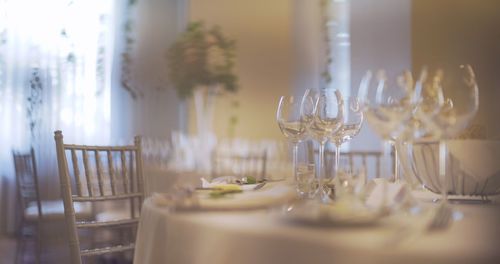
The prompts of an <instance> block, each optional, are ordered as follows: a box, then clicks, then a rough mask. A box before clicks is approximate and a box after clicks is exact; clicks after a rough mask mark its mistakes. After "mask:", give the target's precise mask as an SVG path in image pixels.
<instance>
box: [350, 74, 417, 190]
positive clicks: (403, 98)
mask: <svg viewBox="0 0 500 264" xmlns="http://www.w3.org/2000/svg"><path fill="white" fill-rule="evenodd" d="M414 87H415V82H414V80H413V76H412V74H411V72H410V71H408V70H405V71H403V72H402V73H400V74H397V75H396V76H389V75H388V74H387V72H386V71H385V70H379V71H378V72H377V74H376V76H375V78H372V73H371V72H370V71H369V72H367V73H366V74H365V76H364V77H363V79H362V81H361V84H360V87H359V90H358V97H359V98H360V100H361V101H362V106H363V112H364V115H365V117H366V120H367V122H368V124H369V125H370V127H371V128H372V129H373V130H375V132H376V133H377V134H378V135H379V136H380V137H381V138H382V140H383V141H384V157H385V159H386V162H384V163H385V164H388V163H389V160H390V151H391V149H392V147H394V146H395V145H396V144H397V141H398V140H399V138H398V136H399V135H400V134H401V133H402V132H403V131H404V128H405V125H406V124H407V122H408V121H409V120H410V119H411V117H412V113H413V111H414V108H415V98H414ZM394 149H395V153H394V181H396V182H397V181H399V161H398V155H397V153H396V148H394Z"/></svg>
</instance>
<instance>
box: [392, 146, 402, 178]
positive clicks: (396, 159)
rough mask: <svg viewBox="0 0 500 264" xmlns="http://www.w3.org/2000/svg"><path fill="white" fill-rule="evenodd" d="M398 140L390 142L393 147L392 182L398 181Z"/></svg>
mask: <svg viewBox="0 0 500 264" xmlns="http://www.w3.org/2000/svg"><path fill="white" fill-rule="evenodd" d="M397 144H398V142H397V141H393V142H392V147H393V149H394V182H399V181H400V177H399V157H398V149H397V148H396V146H397Z"/></svg>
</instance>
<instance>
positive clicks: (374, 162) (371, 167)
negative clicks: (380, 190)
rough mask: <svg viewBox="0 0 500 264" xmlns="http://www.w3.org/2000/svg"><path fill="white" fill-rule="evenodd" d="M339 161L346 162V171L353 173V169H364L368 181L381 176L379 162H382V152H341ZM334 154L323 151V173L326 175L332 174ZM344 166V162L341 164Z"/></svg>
mask: <svg viewBox="0 0 500 264" xmlns="http://www.w3.org/2000/svg"><path fill="white" fill-rule="evenodd" d="M340 160H341V161H347V168H343V169H347V170H350V171H354V170H355V169H360V168H365V169H366V173H367V174H366V176H367V178H368V179H371V178H380V176H381V165H380V164H381V162H382V152H379V151H349V152H341V153H340ZM334 161H335V152H334V151H330V150H327V151H325V168H326V169H325V173H327V174H328V175H330V174H333V171H334V169H335V168H334V167H335V165H334V163H335V162H334ZM341 164H345V162H341Z"/></svg>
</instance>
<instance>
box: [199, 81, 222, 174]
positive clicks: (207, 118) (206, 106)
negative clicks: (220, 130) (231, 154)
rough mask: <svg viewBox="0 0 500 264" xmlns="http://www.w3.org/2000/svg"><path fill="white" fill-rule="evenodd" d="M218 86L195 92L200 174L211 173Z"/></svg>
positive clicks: (201, 88) (202, 88) (206, 87)
mask: <svg viewBox="0 0 500 264" xmlns="http://www.w3.org/2000/svg"><path fill="white" fill-rule="evenodd" d="M217 88H218V87H217V86H216V85H214V86H203V87H199V88H197V89H195V90H194V93H193V99H194V106H195V111H196V112H195V114H196V130H197V133H196V136H197V141H198V149H196V150H195V152H194V153H195V157H196V169H197V171H198V172H200V173H204V174H209V173H210V171H211V168H212V166H211V154H212V151H213V150H214V148H215V145H216V143H217V142H216V141H217V138H216V136H215V133H214V131H213V118H214V108H215V99H216V93H217Z"/></svg>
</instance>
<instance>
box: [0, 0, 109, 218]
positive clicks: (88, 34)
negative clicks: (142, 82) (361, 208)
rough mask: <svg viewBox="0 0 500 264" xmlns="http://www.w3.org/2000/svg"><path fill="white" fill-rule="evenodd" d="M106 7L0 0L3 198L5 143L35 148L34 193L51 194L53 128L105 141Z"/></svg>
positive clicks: (76, 138)
mask: <svg viewBox="0 0 500 264" xmlns="http://www.w3.org/2000/svg"><path fill="white" fill-rule="evenodd" d="M114 10H115V9H114V0H45V1H40V0H0V124H1V125H0V176H2V177H3V179H4V181H3V182H4V187H5V183H6V182H8V185H9V186H10V187H9V188H3V189H4V190H6V189H8V190H9V192H10V193H11V194H10V195H9V198H10V199H13V198H14V197H13V195H15V192H14V190H15V188H14V171H13V166H12V157H11V155H12V154H11V150H12V149H20V150H23V149H28V148H29V147H30V146H33V147H34V148H35V151H36V155H37V165H38V171H39V176H40V178H41V179H40V184H41V186H40V187H41V190H42V196H43V198H48V199H57V198H59V184H58V176H57V170H56V167H57V163H56V159H55V151H54V149H55V147H54V140H53V132H54V130H57V129H60V130H62V131H63V134H64V136H65V140H66V141H67V142H78V143H88V144H105V143H108V142H109V138H110V115H111V113H110V109H111V106H110V101H111V99H110V91H111V79H110V76H111V65H112V59H113V57H112V56H113V47H114V39H113V38H114V36H115V34H114V32H113V30H114V29H115V25H114V24H115V23H114V19H115V14H114ZM0 197H4V198H5V197H6V196H5V194H3V196H0ZM12 201H13V200H12ZM4 204H9V205H12V204H14V203H13V202H9V203H4ZM7 210H9V208H8V209H7ZM10 210H12V208H10Z"/></svg>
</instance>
